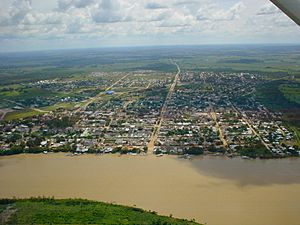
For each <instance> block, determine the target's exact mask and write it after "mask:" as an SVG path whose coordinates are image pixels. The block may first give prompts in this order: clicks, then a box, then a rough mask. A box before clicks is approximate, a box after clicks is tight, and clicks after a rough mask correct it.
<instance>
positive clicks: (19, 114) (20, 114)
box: [4, 109, 44, 120]
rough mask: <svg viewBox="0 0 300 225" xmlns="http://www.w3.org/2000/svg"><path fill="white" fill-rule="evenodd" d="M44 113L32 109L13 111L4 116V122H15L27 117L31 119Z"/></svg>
mask: <svg viewBox="0 0 300 225" xmlns="http://www.w3.org/2000/svg"><path fill="white" fill-rule="evenodd" d="M43 113H44V112H42V111H36V110H34V109H25V110H21V111H14V112H9V113H7V114H6V115H5V118H4V119H5V120H17V119H22V118H27V117H32V116H36V115H41V114H43Z"/></svg>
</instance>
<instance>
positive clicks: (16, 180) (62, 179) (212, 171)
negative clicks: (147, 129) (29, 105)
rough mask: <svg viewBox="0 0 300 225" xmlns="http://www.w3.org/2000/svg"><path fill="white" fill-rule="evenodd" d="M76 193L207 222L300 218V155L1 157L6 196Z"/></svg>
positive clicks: (271, 223)
mask: <svg viewBox="0 0 300 225" xmlns="http://www.w3.org/2000/svg"><path fill="white" fill-rule="evenodd" d="M13 196H15V197H31V196H55V197H57V198H67V197H77V198H79V197H80V198H87V199H95V200H100V201H105V202H115V203H119V204H124V205H131V206H133V205H136V206H137V207H141V208H144V209H148V210H154V211H157V212H158V213H160V214H165V215H169V214H173V216H176V217H181V218H187V219H192V218H195V219H196V220H197V221H198V222H201V223H207V224H208V225H282V224H287V225H299V224H300V159H281V160H266V161H264V160H241V159H227V158H224V157H209V156H205V157H201V158H197V159H193V160H183V159H177V158H176V157H161V158H158V157H155V156H131V157H128V156H124V157H123V156H122V157H118V156H111V155H105V156H94V155H85V156H79V157H69V156H65V155H64V154H48V155H18V156H8V157H1V158H0V197H13Z"/></svg>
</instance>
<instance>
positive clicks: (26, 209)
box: [0, 198, 197, 225]
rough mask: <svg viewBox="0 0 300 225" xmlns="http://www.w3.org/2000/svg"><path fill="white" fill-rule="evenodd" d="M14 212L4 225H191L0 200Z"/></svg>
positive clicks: (121, 211) (134, 212) (38, 201)
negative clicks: (6, 224)
mask: <svg viewBox="0 0 300 225" xmlns="http://www.w3.org/2000/svg"><path fill="white" fill-rule="evenodd" d="M7 206H11V207H12V209H15V210H16V211H14V212H13V213H12V215H10V217H9V220H8V224H111V225H112V224H128V225H130V224H132V225H133V224H139V225H143V224H144V225H192V224H197V223H195V222H193V221H187V220H182V219H175V218H172V216H170V217H166V216H159V215H157V214H156V212H151V211H149V212H147V211H145V210H143V209H138V208H133V207H127V206H119V205H114V204H108V203H102V202H96V201H89V200H80V199H65V200H56V199H52V198H31V199H22V200H21V199H20V200H16V199H2V200H0V209H2V210H3V209H4V208H6V207H7Z"/></svg>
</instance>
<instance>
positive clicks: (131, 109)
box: [0, 71, 299, 157]
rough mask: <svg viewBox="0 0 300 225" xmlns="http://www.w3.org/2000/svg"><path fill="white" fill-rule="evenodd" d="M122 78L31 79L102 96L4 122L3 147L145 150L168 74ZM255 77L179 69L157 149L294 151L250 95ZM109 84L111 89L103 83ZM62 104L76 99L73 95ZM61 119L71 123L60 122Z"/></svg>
mask: <svg viewBox="0 0 300 225" xmlns="http://www.w3.org/2000/svg"><path fill="white" fill-rule="evenodd" d="M123 76H124V73H122V72H116V73H92V74H91V75H90V77H89V79H88V80H84V79H80V80H75V79H66V80H45V81H39V82H36V83H32V84H30V85H32V86H35V87H38V88H45V89H49V90H50V89H51V90H52V91H62V90H64V91H74V90H76V89H78V88H91V87H97V88H99V90H100V91H102V92H103V93H104V95H103V97H101V98H99V99H95V101H93V102H91V104H89V105H87V107H85V108H82V109H79V110H78V109H76V110H71V109H69V110H68V109H58V110H56V111H53V112H47V113H45V114H43V115H39V116H33V117H30V118H27V119H23V120H14V121H4V122H1V123H0V130H1V131H0V150H2V151H9V150H10V149H12V148H13V147H14V148H16V147H22V148H24V149H28V148H32V147H39V148H41V149H43V150H46V151H72V152H75V153H85V152H93V153H94V152H97V153H114V152H125V153H126V152H127V153H128V154H136V153H140V152H146V151H147V146H148V143H149V142H150V139H151V136H153V134H154V133H155V132H157V130H156V129H157V123H158V121H159V119H160V117H161V116H162V108H163V105H164V104H165V100H166V96H167V93H168V89H169V87H170V86H171V83H172V82H173V79H172V77H173V74H171V73H170V74H169V73H162V74H158V73H154V72H149V71H139V72H135V73H132V74H130V76H127V77H126V78H124V79H122V80H121V81H120V82H116V81H117V80H119V79H120V77H123ZM259 82H260V79H259V77H258V76H257V75H253V74H248V73H213V72H201V73H196V72H185V73H182V74H181V75H180V79H179V81H178V83H177V84H176V87H175V89H174V92H173V93H172V95H171V96H170V99H168V102H167V103H166V111H165V112H164V113H163V118H162V123H161V126H160V127H159V129H158V134H157V139H156V140H155V143H154V145H155V146H154V152H156V153H163V154H179V155H180V154H186V152H188V151H189V150H190V149H193V150H195V149H197V150H199V149H201V150H203V152H204V153H207V154H227V155H230V156H232V155H233V156H234V155H239V154H240V153H239V151H238V150H239V149H241V148H243V147H248V148H249V147H250V148H251V146H254V147H255V146H256V144H258V143H259V144H261V145H262V146H264V147H265V148H266V150H268V151H270V152H271V153H272V154H273V155H274V156H281V157H285V156H289V155H291V153H293V155H295V154H294V153H295V151H298V149H296V148H295V147H294V146H293V143H294V134H293V133H292V132H290V131H289V130H288V129H287V128H286V127H285V126H284V125H283V124H282V122H281V120H280V115H277V114H273V113H272V112H270V111H268V110H267V109H266V108H265V107H264V106H262V105H261V104H260V103H258V102H257V101H256V100H255V99H254V98H253V96H252V95H251V93H252V92H253V90H254V89H255V86H256V85H257V84H258V83H259ZM114 83H115V84H114ZM112 84H114V85H113V87H112V88H111V89H107V88H105V87H108V86H111V85H112ZM98 92H99V91H98ZM61 101H65V102H69V101H71V102H72V101H75V102H76V103H80V102H78V99H74V98H73V97H64V98H62V99H61ZM66 118H67V119H66ZM70 118H71V119H72V120H71V119H70ZM64 120H66V121H72V123H69V122H68V123H66V125H65V126H64V125H62V124H64V123H63V121H64ZM53 121H56V123H54V122H53ZM57 121H58V122H57ZM60 121H61V124H60ZM53 124H56V125H53ZM199 152H201V151H199ZM298 153H299V152H298Z"/></svg>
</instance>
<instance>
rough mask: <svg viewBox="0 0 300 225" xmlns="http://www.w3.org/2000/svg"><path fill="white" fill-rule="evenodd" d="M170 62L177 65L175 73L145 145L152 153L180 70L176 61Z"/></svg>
mask: <svg viewBox="0 0 300 225" xmlns="http://www.w3.org/2000/svg"><path fill="white" fill-rule="evenodd" d="M171 62H172V64H174V65H175V66H176V67H177V73H176V75H175V77H174V80H173V83H172V85H171V86H170V88H169V91H168V94H167V97H166V99H165V101H164V104H163V106H162V108H161V111H160V115H159V118H158V120H157V121H156V123H155V125H154V127H153V132H152V134H151V137H150V140H149V142H148V145H147V148H148V153H153V150H154V146H155V142H156V140H157V138H158V135H159V131H160V127H161V125H162V123H163V120H164V117H165V114H166V111H167V107H168V102H169V100H170V99H171V97H172V94H173V92H174V89H175V87H176V84H177V82H178V80H179V77H180V73H181V70H180V67H179V65H178V64H177V63H176V62H174V61H173V60H171Z"/></svg>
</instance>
